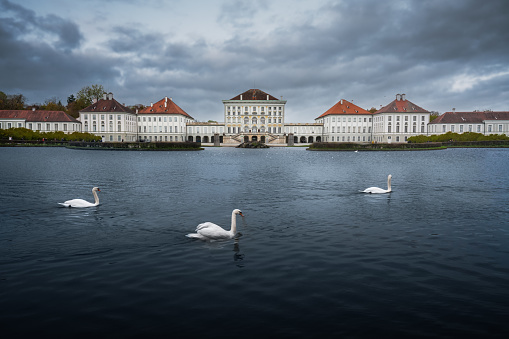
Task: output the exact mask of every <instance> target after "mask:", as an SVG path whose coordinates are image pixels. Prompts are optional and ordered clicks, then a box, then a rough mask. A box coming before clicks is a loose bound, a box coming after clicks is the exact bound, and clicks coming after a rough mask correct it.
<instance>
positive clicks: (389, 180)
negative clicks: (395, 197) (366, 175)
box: [361, 174, 392, 194]
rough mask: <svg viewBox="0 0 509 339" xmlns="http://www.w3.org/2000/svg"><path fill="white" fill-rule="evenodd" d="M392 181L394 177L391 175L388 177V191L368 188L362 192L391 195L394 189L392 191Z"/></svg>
mask: <svg viewBox="0 0 509 339" xmlns="http://www.w3.org/2000/svg"><path fill="white" fill-rule="evenodd" d="M391 179H392V175H391V174H389V175H388V176H387V189H386V190H384V189H383V188H380V187H368V188H366V189H365V190H364V191H361V192H364V193H373V194H377V193H390V192H392V189H391Z"/></svg>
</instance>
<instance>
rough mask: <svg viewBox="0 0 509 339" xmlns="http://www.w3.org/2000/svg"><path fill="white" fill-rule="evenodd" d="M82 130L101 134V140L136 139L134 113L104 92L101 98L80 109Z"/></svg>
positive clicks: (120, 140)
mask: <svg viewBox="0 0 509 339" xmlns="http://www.w3.org/2000/svg"><path fill="white" fill-rule="evenodd" d="M79 119H80V121H81V123H82V126H83V132H88V133H92V134H95V135H98V136H101V138H102V140H103V142H124V141H136V114H135V113H134V112H132V111H131V110H130V109H128V108H126V107H125V106H123V105H121V104H120V103H119V102H118V101H116V100H115V99H113V94H112V93H108V94H104V97H103V99H101V100H98V101H95V100H94V102H93V103H92V105H90V106H88V107H87V108H85V109H82V110H81V111H80V118H79Z"/></svg>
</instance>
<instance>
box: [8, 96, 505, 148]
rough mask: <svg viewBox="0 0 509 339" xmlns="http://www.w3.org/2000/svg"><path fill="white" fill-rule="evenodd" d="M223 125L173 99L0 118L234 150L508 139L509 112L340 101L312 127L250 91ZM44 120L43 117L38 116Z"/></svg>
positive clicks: (229, 103) (227, 103) (278, 102)
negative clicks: (430, 138)
mask: <svg viewBox="0 0 509 339" xmlns="http://www.w3.org/2000/svg"><path fill="white" fill-rule="evenodd" d="M223 105H224V112H223V114H224V122H198V121H196V120H195V119H194V118H193V117H192V116H191V115H189V114H188V113H186V112H185V111H184V110H183V109H182V108H180V107H179V106H178V105H177V104H176V103H175V102H174V101H173V99H172V98H169V97H164V98H163V99H161V100H159V101H158V102H156V103H151V104H150V106H147V107H145V108H144V109H142V110H139V111H138V110H137V111H136V112H133V111H132V110H131V109H129V108H127V107H125V105H122V104H120V103H119V102H118V101H117V100H115V99H114V98H113V94H112V93H108V94H104V97H103V98H102V99H100V100H94V102H93V103H92V105H90V106H88V107H87V108H85V109H83V110H81V111H80V117H79V119H78V120H75V119H73V118H72V117H70V116H68V115H67V114H66V113H64V112H46V111H26V110H24V111H0V129H2V128H3V129H7V128H11V127H24V128H29V129H32V130H34V131H42V132H45V131H55V130H56V131H59V130H61V131H64V132H65V133H72V132H73V131H83V132H89V133H93V134H95V135H98V136H101V137H102V139H103V141H106V142H108V141H116V142H119V141H120V142H122V141H136V140H140V141H154V142H155V141H157V142H159V141H163V142H164V141H197V142H201V143H212V144H215V145H238V144H239V143H241V142H245V141H261V142H264V143H266V144H268V145H282V146H286V145H293V144H301V143H305V144H308V143H312V142H320V141H322V142H357V143H359V142H360V143H369V142H383V143H392V142H393V143H400V142H406V141H407V139H408V138H409V137H411V136H416V135H423V134H424V135H431V134H444V133H447V132H455V133H464V132H476V133H482V134H485V135H488V134H506V135H509V112H491V111H489V112H477V111H476V112H455V111H453V112H447V113H444V114H442V115H441V116H439V117H438V118H437V119H435V120H433V121H432V122H430V112H429V111H427V110H425V109H423V108H421V107H419V106H417V105H415V104H414V103H412V102H411V101H409V100H407V99H406V97H405V94H397V95H396V99H395V100H394V101H392V102H391V103H389V104H388V105H386V106H384V107H381V108H380V109H379V110H378V111H376V112H374V113H371V112H369V111H366V110H365V109H363V108H361V107H359V106H357V105H354V104H353V103H351V102H349V101H347V100H344V99H341V100H339V101H338V102H337V103H336V104H334V105H333V106H332V107H331V108H330V109H328V110H327V111H325V112H323V113H318V114H316V115H315V116H318V117H317V118H315V119H314V120H315V122H314V123H286V122H285V116H287V112H286V107H285V105H286V100H283V98H280V99H278V98H276V97H274V96H272V95H270V94H268V93H265V92H263V91H261V90H259V89H250V90H248V91H246V92H244V93H242V94H239V95H237V96H235V97H233V98H231V99H229V100H223ZM45 112H46V113H45Z"/></svg>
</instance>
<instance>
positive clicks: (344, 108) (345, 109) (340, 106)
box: [317, 99, 372, 119]
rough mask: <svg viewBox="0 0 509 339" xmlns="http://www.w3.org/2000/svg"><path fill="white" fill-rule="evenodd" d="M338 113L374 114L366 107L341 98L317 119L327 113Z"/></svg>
mask: <svg viewBox="0 0 509 339" xmlns="http://www.w3.org/2000/svg"><path fill="white" fill-rule="evenodd" d="M336 114H370V115H371V114H372V113H371V112H369V111H366V110H365V109H364V108H360V107H359V106H357V105H354V104H352V103H351V102H349V101H347V100H345V99H341V100H339V101H338V102H337V103H336V104H335V105H334V106H332V107H331V108H329V109H328V110H327V111H326V112H325V113H323V114H322V115H320V116H319V117H318V118H317V119H320V118H322V117H324V116H326V115H336Z"/></svg>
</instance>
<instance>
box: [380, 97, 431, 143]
mask: <svg viewBox="0 0 509 339" xmlns="http://www.w3.org/2000/svg"><path fill="white" fill-rule="evenodd" d="M430 115H431V113H430V112H429V111H427V110H425V109H423V108H421V107H419V106H417V105H415V104H414V103H412V102H411V101H409V100H407V99H406V98H405V94H396V100H394V101H393V102H391V103H390V104H388V105H387V106H385V107H383V108H381V109H380V110H378V111H376V112H375V113H374V114H373V139H374V141H375V142H382V143H393V142H398V143H399V142H407V140H408V138H409V137H412V136H417V135H425V134H426V133H427V126H428V123H429V119H430Z"/></svg>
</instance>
